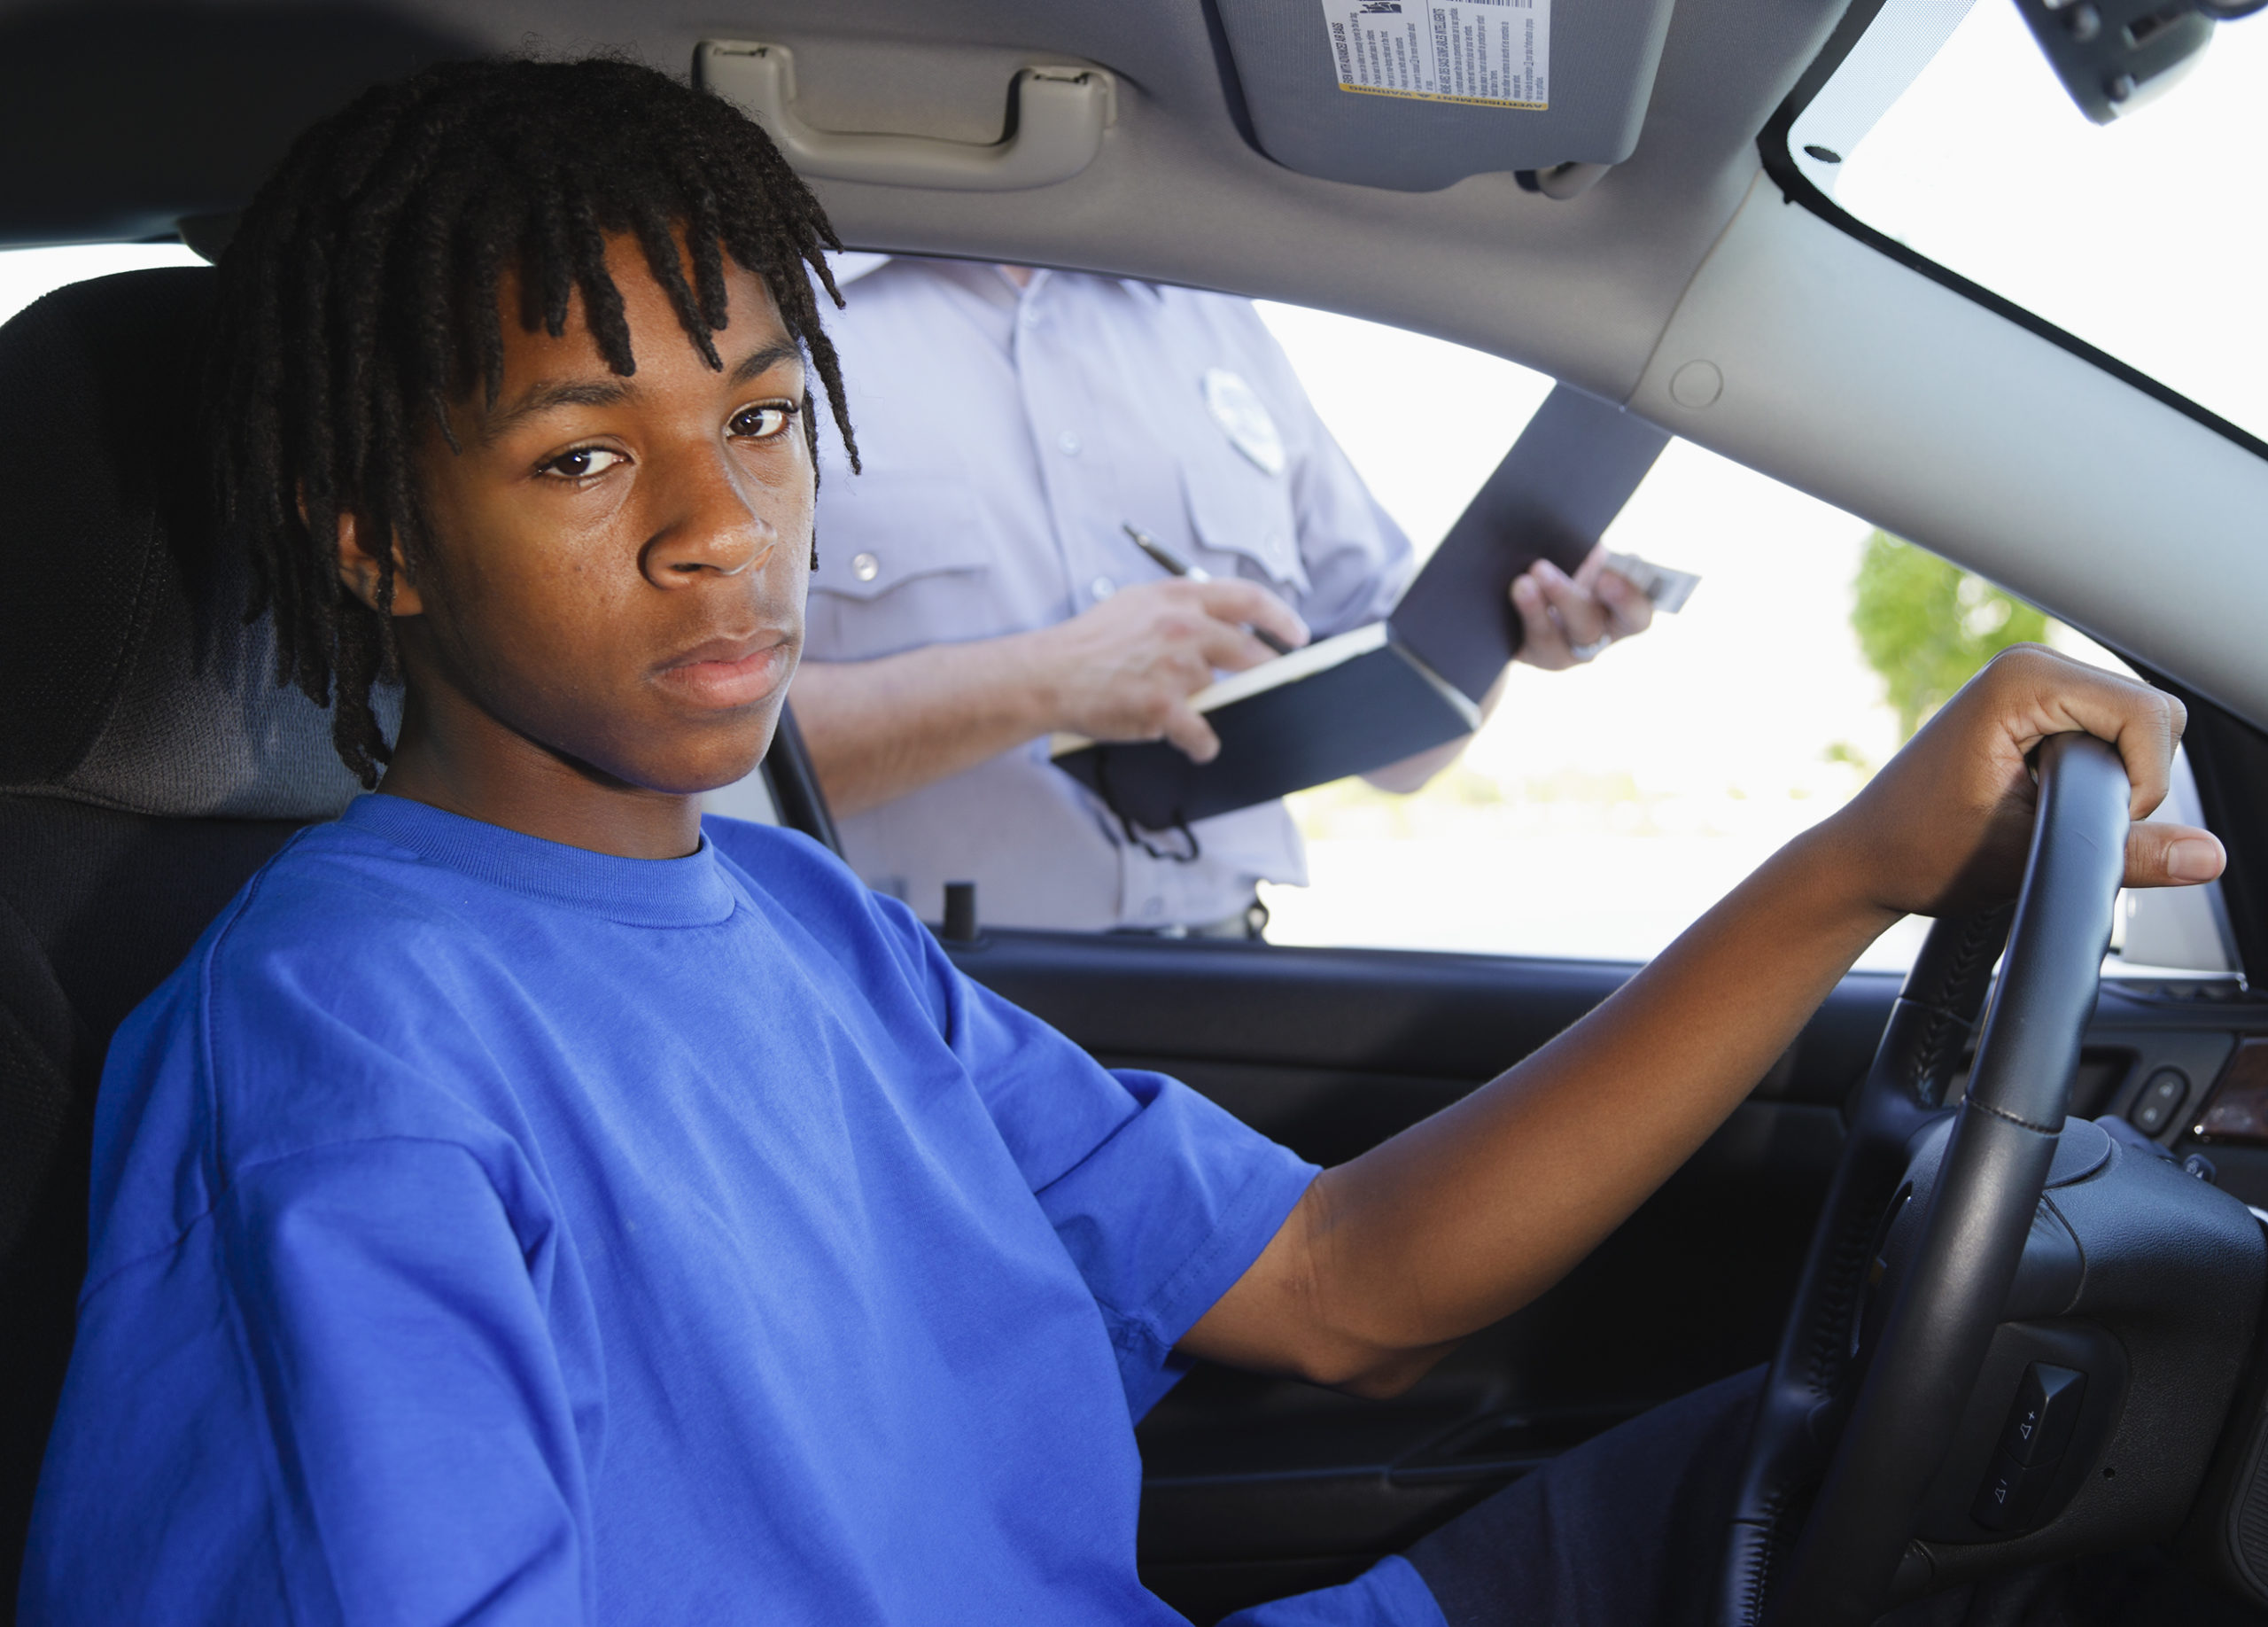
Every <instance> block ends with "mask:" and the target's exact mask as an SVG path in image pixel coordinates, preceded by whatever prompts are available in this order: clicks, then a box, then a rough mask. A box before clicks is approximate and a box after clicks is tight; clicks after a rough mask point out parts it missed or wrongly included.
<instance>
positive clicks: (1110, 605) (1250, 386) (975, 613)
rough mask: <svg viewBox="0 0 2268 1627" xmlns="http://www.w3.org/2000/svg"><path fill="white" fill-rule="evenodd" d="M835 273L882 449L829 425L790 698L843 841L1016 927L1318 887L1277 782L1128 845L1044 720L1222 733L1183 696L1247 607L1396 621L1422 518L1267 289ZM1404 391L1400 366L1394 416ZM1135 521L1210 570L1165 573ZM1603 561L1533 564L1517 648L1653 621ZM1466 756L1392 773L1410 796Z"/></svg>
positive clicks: (881, 878) (861, 259)
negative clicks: (1285, 331) (1340, 408)
mask: <svg viewBox="0 0 2268 1627" xmlns="http://www.w3.org/2000/svg"><path fill="white" fill-rule="evenodd" d="M835 279H836V282H837V284H839V285H840V286H842V288H843V295H844V298H845V300H846V308H845V309H844V310H843V311H842V312H841V313H838V314H836V315H834V316H833V317H832V319H831V320H830V322H829V323H828V331H829V333H830V335H831V336H832V337H833V339H834V340H835V345H836V346H837V347H838V348H839V349H840V351H841V352H842V355H843V373H844V376H845V378H847V379H848V380H849V381H850V385H851V387H852V390H853V393H854V401H853V411H854V413H855V416H856V423H857V425H858V443H859V451H860V454H861V461H862V463H863V464H864V468H865V472H864V473H863V474H862V475H858V476H853V475H851V474H850V471H849V470H848V468H847V467H846V466H845V464H844V463H843V457H842V452H841V448H840V447H839V445H836V444H835V443H834V442H833V440H832V439H831V437H830V438H829V439H828V440H825V441H823V443H822V478H821V481H820V487H819V518H818V536H819V569H818V571H817V572H816V573H815V574H814V575H813V577H812V583H811V596H810V603H809V611H808V623H809V625H808V632H807V642H806V644H805V648H804V664H803V666H802V669H801V670H800V672H799V673H797V675H796V681H795V685H794V689H793V700H794V705H795V708H796V716H797V718H798V720H800V722H801V725H802V728H803V731H804V738H805V740H806V742H807V743H808V745H809V747H810V751H811V755H812V763H813V766H814V767H815V768H816V770H817V772H818V775H819V781H820V782H821V784H822V785H823V786H824V787H825V789H826V791H827V798H828V800H829V802H830V803H831V805H832V806H833V808H834V812H835V817H836V821H837V823H838V825H839V826H840V828H841V831H842V836H843V846H844V848H845V850H846V852H847V854H848V856H849V859H850V863H851V864H852V866H853V867H854V868H856V869H857V870H858V873H859V874H860V875H861V876H864V877H865V878H866V881H867V882H868V883H869V884H871V885H873V886H874V887H876V888H878V889H879V890H881V891H885V892H889V893H891V894H894V895H896V896H897V897H899V898H902V899H905V901H906V902H908V903H910V904H912V905H913V907H914V908H915V909H916V910H917V911H918V912H919V913H920V914H921V915H924V916H925V917H928V918H929V919H936V918H937V916H938V915H939V913H940V910H941V908H942V901H943V891H944V884H945V883H946V882H947V881H954V880H964V879H966V880H974V881H975V882H976V883H977V884H978V893H977V896H978V899H979V903H980V907H981V909H982V911H983V916H984V919H985V920H986V921H987V922H990V923H992V924H996V925H1004V926H1031V927H1053V928H1065V929H1076V930H1105V929H1112V928H1135V929H1146V930H1171V931H1192V932H1207V933H1217V934H1223V935H1234V936H1245V935H1247V934H1249V933H1251V932H1253V931H1254V930H1256V923H1257V922H1258V921H1260V920H1262V919H1264V915H1262V913H1261V912H1260V911H1258V909H1257V908H1256V906H1255V897H1256V894H1255V887H1256V884H1258V883H1259V882H1261V881H1263V880H1266V881H1275V882H1289V883H1301V882H1304V881H1305V880H1306V879H1307V870H1306V863H1305V858H1304V855H1303V853H1302V851H1301V845H1300V839H1299V833H1298V831H1297V830H1296V829H1294V828H1293V823H1292V820H1291V816H1290V814H1289V813H1288V812H1287V811H1286V810H1285V807H1284V806H1283V805H1282V804H1280V803H1270V804H1266V805H1263V806H1257V807H1252V808H1247V809H1244V810H1241V811H1239V812H1238V813H1234V814H1223V815H1222V816H1220V817H1218V818H1216V819H1209V820H1204V821H1199V822H1198V823H1197V824H1196V825H1195V826H1194V827H1193V828H1192V830H1191V831H1190V832H1189V835H1190V836H1192V837H1193V838H1194V841H1193V844H1191V843H1187V842H1184V840H1183V837H1182V835H1181V833H1173V834H1171V835H1170V836H1168V837H1161V838H1158V839H1155V840H1153V839H1149V838H1147V837H1145V836H1143V835H1142V834H1141V833H1133V834H1132V836H1131V837H1130V834H1129V833H1128V832H1127V831H1126V830H1125V829H1123V828H1122V826H1121V825H1120V823H1119V822H1118V821H1117V820H1116V819H1115V817H1113V815H1112V814H1110V813H1109V812H1108V811H1107V809H1105V808H1104V807H1103V806H1101V805H1100V803H1099V801H1097V800H1096V799H1095V798H1093V797H1091V795H1090V794H1089V793H1088V792H1087V791H1086V790H1084V788H1083V787H1081V786H1080V785H1078V784H1077V783H1076V782H1074V781H1073V780H1072V779H1071V778H1070V777H1069V776H1068V775H1065V774H1063V773H1061V772H1060V771H1059V770H1057V769H1056V768H1054V767H1052V765H1051V763H1050V761H1049V756H1048V743H1049V737H1050V736H1052V735H1053V734H1055V733H1056V732H1058V731H1063V732H1069V733H1076V734H1082V735H1086V736H1092V737H1095V738H1099V739H1105V740H1136V739H1155V738H1158V737H1160V736H1163V737H1164V738H1166V739H1168V740H1170V741H1172V742H1173V743H1175V744H1177V745H1178V746H1180V747H1181V748H1182V749H1183V750H1184V751H1188V752H1189V753H1190V754H1191V755H1192V757H1194V758H1198V759H1200V760H1201V759H1206V758H1208V757H1210V756H1211V755H1212V754H1213V752H1214V751H1216V749H1217V746H1218V742H1217V741H1216V739H1215V737H1214V736H1213V733H1212V730H1211V729H1210V728H1208V727H1207V725H1206V723H1205V722H1204V720H1203V719H1202V718H1201V717H1200V715H1199V714H1197V713H1196V712H1193V711H1192V710H1191V709H1190V707H1189V705H1188V704H1187V703H1188V697H1190V696H1191V695H1192V694H1193V693H1194V692H1195V691H1197V690H1198V689H1202V688H1204V687H1205V686H1206V685H1207V684H1208V682H1210V681H1212V679H1213V676H1214V674H1215V673H1216V670H1221V671H1234V670H1239V669H1241V668H1243V667H1247V666H1252V665H1254V664H1255V663H1257V662H1259V661H1262V660H1264V659H1267V658H1269V656H1270V653H1271V652H1270V650H1267V649H1266V648H1264V647H1263V646H1262V644H1261V643H1260V642H1258V641H1257V640H1256V639H1255V638H1254V636H1253V634H1252V633H1251V632H1250V631H1249V630H1248V629H1251V628H1264V629H1266V630H1268V631H1269V632H1270V633H1272V634H1275V635H1277V636H1278V638H1281V639H1283V640H1285V641H1286V642H1293V643H1298V642H1305V641H1306V640H1307V638H1308V637H1309V635H1310V634H1312V635H1313V636H1316V637H1326V636H1329V635H1330V634H1335V633H1340V632H1344V631H1346V630H1347V629H1348V628H1351V627H1360V626H1363V625H1364V624H1365V623H1368V622H1371V621H1375V620H1378V619H1380V618H1382V617H1384V616H1385V615H1386V612H1387V611H1390V610H1391V609H1392V608H1393V607H1394V603H1395V601H1396V600H1397V599H1398V598H1399V597H1400V596H1401V593H1402V588H1404V587H1405V586H1406V585H1407V584H1408V581H1409V579H1410V572H1411V556H1410V543H1409V540H1408V539H1407V538H1406V537H1404V536H1403V535H1402V531H1401V529H1400V527H1398V526H1397V525H1395V524H1394V521H1393V519H1392V518H1389V517H1388V516H1387V514H1386V511H1385V510H1383V509H1382V508H1380V507H1379V504H1378V502H1377V500H1376V499H1374V498H1373V497H1372V496H1371V494H1370V493H1369V491H1368V490H1367V489H1366V488H1365V487H1363V482H1362V479H1361V478H1360V477H1359V476H1357V475H1356V474H1355V470H1354V467H1353V465H1352V464H1351V463H1348V459H1347V456H1346V455H1345V453H1343V452H1342V451H1341V450H1340V448H1339V446H1338V444H1337V443H1336V442H1335V441H1334V440H1332V437H1331V434H1330V432H1328V431H1327V430H1326V429H1324V425H1323V424H1322V421H1321V420H1320V419H1319V418H1318V417H1317V415H1316V412H1315V409H1314V408H1313V407H1312V406H1311V405H1310V404H1309V401H1308V399H1307V396H1306V393H1304V392H1303V391H1302V390H1301V386H1300V384H1299V381H1298V379H1297V378H1295V377H1294V376H1293V371H1292V369H1291V366H1290V364H1289V362H1287V361H1286V359H1285V355H1284V354H1283V352H1282V350H1281V349H1280V348H1279V347H1278V346H1277V345H1276V343H1275V341H1274V340H1273V339H1272V338H1271V337H1270V335H1269V333H1268V331H1267V330H1266V329H1265V328H1264V327H1263V326H1262V323H1261V321H1260V318H1259V315H1258V314H1257V313H1256V312H1255V311H1254V309H1253V307H1252V306H1251V303H1250V302H1249V301H1247V300H1240V299H1235V298H1231V297H1228V296H1224V295H1219V294H1209V293H1198V292H1190V291H1188V290H1184V289H1178V288H1167V287H1160V286H1156V285H1153V284H1147V283H1142V282H1137V281H1132V280H1130V279H1124V278H1118V277H1107V276H1084V275H1079V274H1075V273H1066V272H1060V271H1045V270H1037V271H1035V270H1029V269H1025V268H1022V267H1000V266H992V265H984V264H978V263H975V262H967V261H929V260H917V259H910V258H905V257H888V256H882V255H865V254H851V255H844V256H842V257H840V258H839V259H838V260H837V261H836V263H835ZM1347 365H1348V366H1349V367H1354V368H1361V367H1364V366H1366V365H1369V364H1368V363H1366V362H1365V360H1364V358H1363V357H1362V356H1360V355H1350V356H1348V358H1347ZM1398 393H1399V392H1398V386H1397V385H1396V383H1395V381H1394V380H1393V379H1392V378H1387V377H1381V378H1380V379H1379V392H1378V397H1379V412H1380V413H1381V414H1384V413H1386V412H1391V411H1395V410H1398V409H1399V407H1398ZM1128 524H1132V525H1138V526H1139V527H1141V528H1142V529H1143V530H1145V531H1147V532H1149V533H1152V534H1153V536H1155V537H1156V538H1158V539H1159V540H1161V541H1163V542H1165V543H1166V544H1167V546H1168V547H1169V548H1170V549H1173V550H1174V551H1176V552H1177V554H1179V555H1180V556H1181V557H1182V558H1184V559H1185V560H1187V561H1189V562H1191V563H1192V564H1197V565H1199V566H1201V567H1202V568H1203V570H1204V571H1205V572H1207V573H1208V574H1209V575H1210V576H1211V577H1212V578H1213V580H1211V581H1209V582H1198V581H1195V580H1176V579H1174V578H1172V577H1170V576H1169V575H1168V574H1167V573H1166V572H1164V571H1162V570H1161V568H1160V567H1159V566H1158V565H1157V564H1155V563H1153V561H1151V560H1150V559H1148V558H1146V557H1145V556H1144V555H1143V554H1142V553H1141V552H1140V551H1139V550H1138V549H1137V548H1136V547H1135V546H1134V544H1133V543H1132V542H1131V541H1129V540H1128V539H1127V537H1126V535H1125V532H1124V529H1123V528H1124V526H1125V525H1128ZM1581 574H1582V576H1583V578H1584V580H1583V581H1582V582H1581V583H1580V584H1579V583H1578V582H1576V581H1575V580H1571V579H1569V578H1568V577H1567V576H1566V575H1565V574H1564V573H1563V572H1559V571H1557V569H1555V568H1553V567H1551V566H1550V565H1549V564H1544V565H1540V566H1538V567H1537V569H1536V570H1535V571H1534V572H1531V573H1530V575H1528V576H1525V577H1523V578H1521V579H1520V581H1519V582H1518V584H1516V585H1515V588H1514V594H1513V598H1514V603H1516V604H1517V605H1518V609H1519V611H1520V614H1521V616H1522V619H1523V621H1524V623H1525V625H1526V642H1525V645H1524V647H1523V650H1522V657H1523V658H1524V659H1526V660H1529V661H1531V662H1533V663H1534V664H1535V665H1538V666H1569V665H1573V663H1574V662H1576V661H1578V660H1581V659H1588V658H1589V657H1590V656H1591V655H1593V654H1596V651H1597V650H1599V649H1600V648H1603V647H1604V644H1605V643H1606V642H1609V641H1611V640H1612V639H1613V638H1616V637H1621V636H1627V635H1628V634H1633V633H1635V632H1638V631H1641V630H1643V628H1644V627H1645V626H1646V624H1647V621H1648V619H1650V617H1651V605H1650V604H1649V603H1647V601H1646V599H1645V597H1644V596H1643V594H1641V593H1639V592H1638V591H1637V590H1636V589H1635V588H1632V587H1631V586H1630V585H1629V584H1628V583H1627V582H1625V581H1624V580H1622V579H1621V578H1620V577H1619V576H1616V575H1615V574H1613V573H1612V572H1603V573H1599V572H1595V568H1594V567H1592V566H1587V567H1586V569H1585V571H1584V572H1582V573H1581ZM1457 749H1458V748H1457V747H1456V746H1451V747H1447V748H1442V749H1440V750H1438V751H1433V752H1431V753H1427V754H1425V756H1424V757H1422V758H1417V759H1411V760H1410V762H1408V763H1405V764H1399V765H1395V766H1394V767H1393V768H1390V769H1386V770H1382V771H1380V773H1379V774H1378V775H1373V776H1372V778H1373V779H1374V780H1376V781H1377V782H1379V783H1381V784H1383V785H1386V787H1387V788H1388V789H1392V790H1415V789H1416V788H1417V785H1419V784H1422V783H1423V782H1424V780H1425V778H1426V777H1427V776H1428V775H1431V774H1432V773H1433V772H1435V771H1436V770H1438V768H1440V767H1441V766H1442V765H1444V764H1446V763H1447V762H1448V761H1449V760H1451V759H1453V758H1454V756H1455V755H1456V750H1457ZM1192 846H1193V851H1192Z"/></svg>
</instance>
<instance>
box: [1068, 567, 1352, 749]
mask: <svg viewBox="0 0 2268 1627" xmlns="http://www.w3.org/2000/svg"><path fill="white" fill-rule="evenodd" d="M1249 627H1265V628H1267V629H1268V631H1270V633H1273V634H1276V636H1277V637H1278V638H1280V639H1282V640H1283V641H1284V642H1285V643H1287V644H1293V645H1297V644H1304V643H1306V642H1308V630H1307V626H1306V624H1305V623H1303V622H1302V621H1301V619H1299V617H1298V616H1297V615H1296V614H1295V613H1294V612H1293V610H1292V607H1291V606H1290V605H1288V604H1286V603H1284V601H1283V600H1281V599H1279V598H1278V597H1277V596H1275V595H1274V594H1272V593H1270V592H1269V591H1268V590H1267V589H1266V588H1262V587H1261V586H1259V585H1258V584H1257V583H1254V582H1247V581H1238V580H1219V581H1210V582H1191V581H1182V580H1172V581H1161V582H1143V583H1140V584H1138V585H1137V586H1135V587H1132V588H1121V589H1119V591H1118V592H1116V593H1115V594H1113V595H1112V596H1110V597H1109V598H1107V599H1105V600H1104V601H1103V602H1102V603H1099V604H1098V605H1096V606H1095V607H1094V608H1093V609H1092V610H1090V611H1085V612H1084V614H1081V615H1077V616H1074V617H1073V618H1072V619H1070V620H1068V621H1066V622H1063V623H1061V624H1060V625H1059V626H1056V627H1050V628H1048V629H1047V630H1046V631H1045V633H1042V634H1035V635H1034V636H1035V638H1036V639H1037V641H1038V642H1039V644H1040V647H1041V650H1042V666H1043V671H1042V672H1041V673H1040V674H1039V678H1040V681H1041V682H1043V683H1045V684H1046V685H1047V686H1048V689H1049V692H1050V693H1051V694H1052V696H1053V697H1054V698H1055V705H1054V708H1053V710H1054V712H1055V716H1056V723H1055V727H1056V728H1059V729H1062V730H1066V731H1068V732H1069V733H1072V734H1079V735H1085V736H1089V737H1090V738H1091V739H1095V740H1160V739H1163V740H1170V741H1172V742H1173V743H1174V744H1176V745H1177V746H1179V747H1180V748H1181V749H1182V750H1183V751H1186V752H1187V753H1189V755H1190V757H1191V758H1192V759H1195V760H1196V761H1198V762H1200V763H1204V762H1210V761H1211V760H1212V759H1214V757H1215V756H1216V755H1217V754H1218V753H1219V751H1220V750H1221V742H1220V737H1219V736H1216V734H1214V733H1213V730H1212V728H1211V726H1210V725H1208V723H1207V722H1206V721H1205V720H1204V719H1203V718H1202V717H1201V716H1200V715H1199V714H1198V713H1197V712H1194V711H1192V709H1191V708H1190V705H1189V697H1191V696H1192V695H1194V694H1196V693H1197V691H1198V690H1200V689H1203V688H1204V687H1205V686H1206V685H1207V684H1209V683H1211V682H1212V681H1213V675H1214V673H1216V672H1231V673H1233V672H1241V671H1243V670H1244V669H1245V668H1246V667H1247V666H1258V665H1259V664H1260V663H1261V662H1262V661H1265V660H1268V659H1270V658H1271V657H1272V656H1274V654H1275V653H1276V652H1275V651H1274V650H1270V649H1269V648H1268V646H1267V645H1265V644H1263V643H1262V642H1260V641H1259V640H1258V639H1256V638H1254V637H1253V635H1252V634H1251V633H1250V632H1249V631H1247V628H1249Z"/></svg>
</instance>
